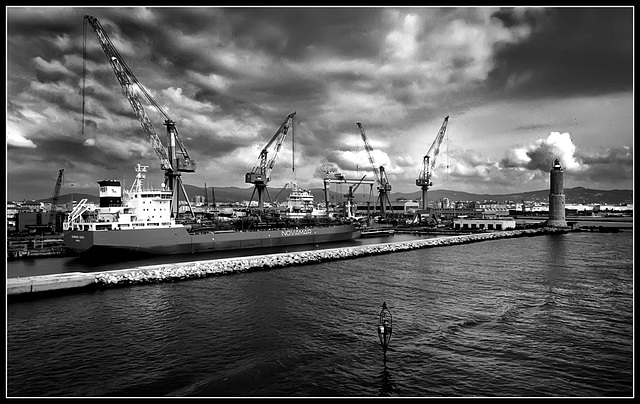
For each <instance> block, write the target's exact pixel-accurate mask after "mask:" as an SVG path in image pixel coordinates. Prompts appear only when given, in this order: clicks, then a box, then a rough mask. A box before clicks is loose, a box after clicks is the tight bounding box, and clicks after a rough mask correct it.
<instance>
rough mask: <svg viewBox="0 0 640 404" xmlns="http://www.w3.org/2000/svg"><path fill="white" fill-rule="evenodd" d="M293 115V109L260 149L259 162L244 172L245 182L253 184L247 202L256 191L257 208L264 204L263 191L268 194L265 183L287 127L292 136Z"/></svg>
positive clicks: (269, 178) (267, 180)
mask: <svg viewBox="0 0 640 404" xmlns="http://www.w3.org/2000/svg"><path fill="white" fill-rule="evenodd" d="M295 115H296V113H295V111H294V112H292V113H290V114H289V115H288V116H287V118H286V119H285V120H284V122H282V125H280V127H279V128H278V130H277V131H276V133H275V134H274V135H273V136H272V137H271V139H270V140H269V142H268V143H267V145H266V146H265V147H264V148H263V149H262V150H261V151H260V155H259V156H258V158H259V159H260V164H259V165H257V166H255V167H254V168H253V170H251V172H249V173H246V174H245V178H244V180H245V183H248V184H253V185H254V188H253V192H252V193H251V199H250V200H249V204H251V201H252V200H253V196H254V195H255V194H256V192H257V193H258V209H262V207H263V206H264V198H263V194H264V193H265V192H267V195H268V194H269V192H268V191H267V183H268V182H269V181H271V170H273V166H274V165H275V163H276V157H278V152H279V151H280V148H281V147H282V144H283V143H284V140H285V138H286V137H287V132H289V128H291V132H292V134H291V136H292V137H293V117H294V116H295ZM271 145H274V152H273V156H271V159H270V160H267V158H268V153H269V148H270V147H271ZM294 170H295V168H294Z"/></svg>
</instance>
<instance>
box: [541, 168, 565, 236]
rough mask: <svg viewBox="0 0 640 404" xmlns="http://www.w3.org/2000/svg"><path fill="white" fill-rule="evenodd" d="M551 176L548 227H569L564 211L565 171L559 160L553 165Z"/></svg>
mask: <svg viewBox="0 0 640 404" xmlns="http://www.w3.org/2000/svg"><path fill="white" fill-rule="evenodd" d="M550 174H551V175H550V185H551V186H550V190H549V220H547V223H546V225H547V226H551V227H567V221H566V219H565V211H564V171H563V170H562V166H560V161H559V160H558V159H556V160H555V162H554V163H553V167H552V168H551V171H550Z"/></svg>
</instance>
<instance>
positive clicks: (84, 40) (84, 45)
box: [82, 20, 87, 135]
mask: <svg viewBox="0 0 640 404" xmlns="http://www.w3.org/2000/svg"><path fill="white" fill-rule="evenodd" d="M82 26H83V30H82V134H83V135H84V89H85V87H86V76H87V20H82Z"/></svg>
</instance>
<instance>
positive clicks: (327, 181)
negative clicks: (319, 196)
mask: <svg viewBox="0 0 640 404" xmlns="http://www.w3.org/2000/svg"><path fill="white" fill-rule="evenodd" d="M326 174H327V177H326V178H325V179H324V181H323V182H324V200H325V204H326V208H327V214H328V212H329V193H328V191H327V188H328V187H327V185H329V186H330V185H331V184H332V183H337V184H354V185H351V186H349V192H348V193H347V194H346V195H345V197H346V198H347V202H346V203H347V215H348V217H353V216H355V215H353V214H351V204H352V202H353V196H354V194H355V192H356V190H357V189H358V187H359V186H360V185H361V184H369V185H370V186H371V187H373V184H375V181H373V180H365V178H366V175H365V176H363V177H362V178H361V179H349V178H345V177H344V176H343V175H339V176H338V175H336V177H335V178H330V177H329V176H328V174H329V172H328V171H327V173H326Z"/></svg>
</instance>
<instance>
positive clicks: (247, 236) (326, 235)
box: [64, 225, 359, 256]
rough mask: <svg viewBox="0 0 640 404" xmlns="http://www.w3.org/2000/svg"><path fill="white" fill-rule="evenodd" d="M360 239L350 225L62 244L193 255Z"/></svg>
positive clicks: (101, 237)
mask: <svg viewBox="0 0 640 404" xmlns="http://www.w3.org/2000/svg"><path fill="white" fill-rule="evenodd" d="M357 237H359V232H358V231H357V230H356V228H355V226H353V225H339V226H327V227H304V228H291V229H280V230H259V231H234V232H207V233H203V234H190V233H189V232H188V231H187V230H186V229H185V228H180V227H177V228H176V227H173V228H157V229H136V230H103V231H79V230H72V231H68V232H66V233H65V235H64V243H65V245H66V246H67V247H68V248H69V249H70V250H72V251H74V252H75V253H77V254H80V255H85V256H86V255H93V254H100V253H102V254H103V253H127V254H131V253H134V254H150V255H169V254H194V253H205V252H217V251H228V250H243V249H260V248H269V247H282V246H289V245H303V244H319V243H328V242H336V241H344V240H351V239H354V238H357Z"/></svg>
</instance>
